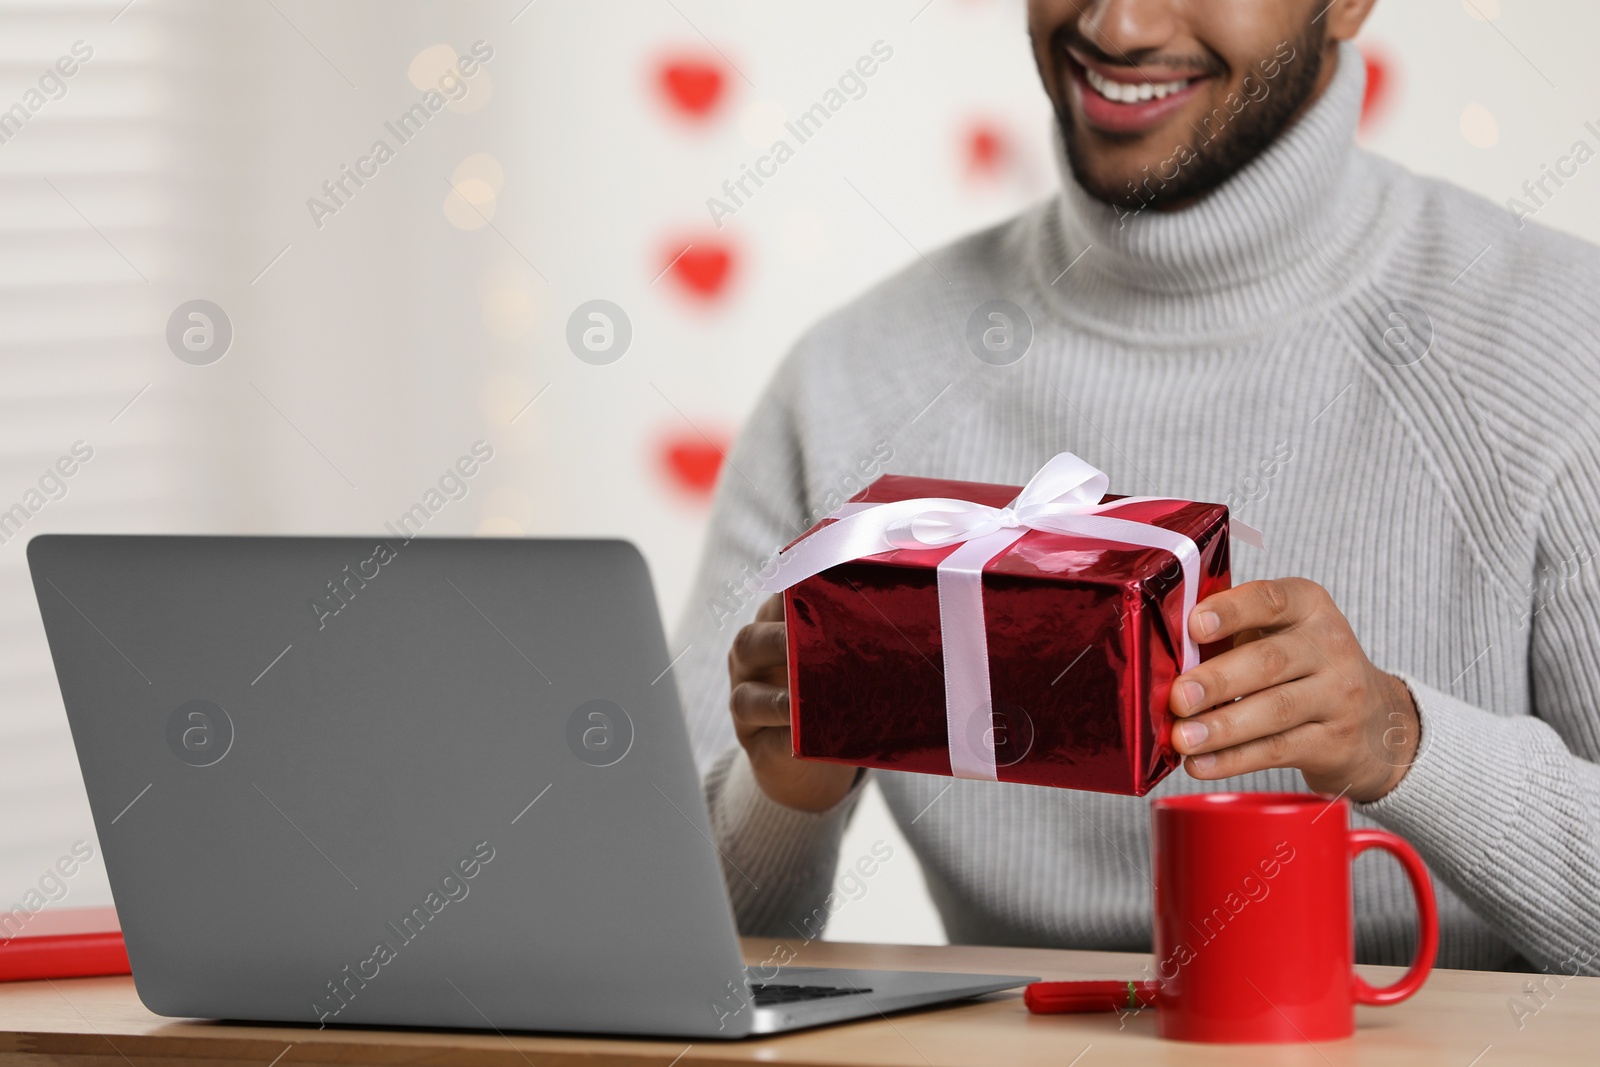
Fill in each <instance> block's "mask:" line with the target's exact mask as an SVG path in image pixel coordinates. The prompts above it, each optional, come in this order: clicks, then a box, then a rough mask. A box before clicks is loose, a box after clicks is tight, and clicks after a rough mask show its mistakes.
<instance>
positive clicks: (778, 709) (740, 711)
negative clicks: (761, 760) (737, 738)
mask: <svg viewBox="0 0 1600 1067" xmlns="http://www.w3.org/2000/svg"><path fill="white" fill-rule="evenodd" d="M728 707H729V708H730V709H731V710H732V711H733V725H734V727H735V729H736V730H737V731H738V732H739V734H740V735H741V736H743V735H745V734H748V733H753V732H755V731H756V730H761V729H765V728H766V727H769V726H788V725H789V690H788V689H786V688H785V687H783V686H781V685H768V684H767V683H765V682H740V683H739V684H738V685H736V686H734V687H733V693H732V694H731V695H730V696H729V698H728Z"/></svg>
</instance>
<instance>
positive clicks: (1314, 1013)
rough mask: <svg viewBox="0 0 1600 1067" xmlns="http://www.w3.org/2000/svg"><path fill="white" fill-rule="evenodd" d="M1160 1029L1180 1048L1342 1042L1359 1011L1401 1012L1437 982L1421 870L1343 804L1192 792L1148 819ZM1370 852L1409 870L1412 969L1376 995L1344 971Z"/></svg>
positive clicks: (1429, 899)
mask: <svg viewBox="0 0 1600 1067" xmlns="http://www.w3.org/2000/svg"><path fill="white" fill-rule="evenodd" d="M1152 808H1153V811H1152V838H1151V854H1152V860H1153V863H1154V868H1155V879H1154V880H1155V918H1156V927H1155V964H1154V967H1155V972H1156V977H1157V978H1158V979H1159V981H1160V983H1161V985H1160V992H1159V994H1158V996H1157V998H1156V1002H1157V1005H1158V1009H1159V1010H1158V1016H1157V1028H1158V1030H1159V1032H1160V1034H1161V1036H1162V1037H1170V1038H1176V1039H1178V1040H1180V1041H1215V1042H1251V1043H1265V1042H1303V1041H1328V1040H1333V1039H1337V1038H1341V1037H1349V1036H1350V1035H1351V1034H1352V1033H1354V1032H1355V1006H1356V1005H1357V1004H1395V1003H1398V1002H1399V1001H1402V1000H1404V999H1406V998H1407V997H1409V996H1411V994H1413V993H1415V992H1416V991H1417V990H1418V989H1420V988H1421V987H1422V983H1423V981H1424V980H1426V979H1427V977H1428V972H1430V971H1431V970H1432V969H1433V957H1434V952H1435V950H1436V949H1437V948H1438V945H1439V920H1438V915H1437V911H1436V909H1435V907H1434V900H1433V884H1432V882H1430V881H1429V879H1428V870H1427V868H1426V867H1425V866H1424V865H1423V862H1422V858H1421V857H1420V856H1418V855H1417V853H1416V850H1414V849H1413V848H1412V847H1411V846H1410V845H1408V844H1406V843H1405V842H1404V841H1402V840H1401V839H1400V838H1398V837H1396V836H1394V835H1393V834H1390V833H1386V832H1384V831H1382V830H1351V829H1350V828H1349V823H1350V820H1349V805H1348V804H1347V803H1346V802H1345V801H1344V800H1342V799H1341V800H1333V801H1329V800H1328V799H1326V798H1325V797H1320V796H1317V795H1315V794H1313V793H1197V794H1193V795H1190V796H1182V797H1166V798H1163V799H1161V800H1157V801H1156V802H1155V803H1154V805H1153V806H1152ZM1369 848H1381V849H1383V850H1385V851H1387V852H1389V853H1391V854H1392V855H1393V856H1394V857H1395V858H1396V859H1398V860H1399V861H1400V863H1401V866H1403V867H1404V868H1405V871H1406V874H1407V876H1408V877H1409V878H1410V879H1411V889H1412V892H1413V893H1415V895H1416V900H1417V911H1418V913H1419V915H1420V917H1421V921H1420V923H1419V929H1420V937H1419V938H1418V943H1417V956H1416V959H1415V960H1413V961H1412V963H1411V969H1410V970H1408V971H1407V972H1406V973H1405V975H1404V976H1403V977H1402V978H1401V979H1400V980H1399V981H1398V982H1396V983H1395V984H1394V985H1390V986H1384V987H1383V988H1381V989H1374V988H1373V987H1372V986H1370V985H1368V984H1367V983H1366V982H1365V981H1363V980H1362V979H1361V978H1360V976H1358V975H1357V974H1356V973H1355V971H1354V970H1353V968H1352V964H1353V963H1354V957H1355V931H1354V921H1353V918H1352V908H1351V900H1350V864H1351V862H1352V861H1353V860H1354V859H1355V857H1356V856H1357V855H1358V854H1360V853H1361V852H1363V851H1365V850H1366V849H1369Z"/></svg>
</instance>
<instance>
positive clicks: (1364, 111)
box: [1361, 44, 1394, 128]
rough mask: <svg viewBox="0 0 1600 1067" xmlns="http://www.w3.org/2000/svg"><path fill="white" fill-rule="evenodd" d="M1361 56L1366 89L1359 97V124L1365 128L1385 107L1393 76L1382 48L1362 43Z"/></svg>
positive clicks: (1391, 89) (1392, 86)
mask: <svg viewBox="0 0 1600 1067" xmlns="http://www.w3.org/2000/svg"><path fill="white" fill-rule="evenodd" d="M1361 58H1362V60H1363V61H1364V62H1365V64H1366V68H1367V91H1366V93H1365V95H1363V96H1362V98H1361V125H1362V127H1363V128H1365V127H1366V126H1369V125H1371V124H1372V122H1373V121H1374V119H1375V118H1376V117H1377V116H1378V115H1379V114H1381V113H1382V112H1383V110H1384V109H1385V108H1386V107H1387V105H1388V103H1389V96H1390V93H1391V92H1392V91H1393V89H1394V78H1393V76H1392V73H1391V65H1390V60H1389V57H1388V55H1387V54H1386V53H1385V52H1384V51H1383V49H1381V48H1378V47H1376V46H1374V45H1371V44H1363V45H1362V46H1361Z"/></svg>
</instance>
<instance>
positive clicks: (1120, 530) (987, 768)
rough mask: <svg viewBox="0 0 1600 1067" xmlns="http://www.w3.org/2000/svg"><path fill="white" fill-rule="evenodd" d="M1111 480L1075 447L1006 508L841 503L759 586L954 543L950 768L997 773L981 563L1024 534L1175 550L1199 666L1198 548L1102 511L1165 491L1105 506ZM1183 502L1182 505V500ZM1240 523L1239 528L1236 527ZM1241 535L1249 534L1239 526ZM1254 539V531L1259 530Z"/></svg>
mask: <svg viewBox="0 0 1600 1067" xmlns="http://www.w3.org/2000/svg"><path fill="white" fill-rule="evenodd" d="M1110 484H1111V483H1110V479H1109V478H1107V477H1106V475H1105V474H1104V473H1103V472H1102V471H1100V470H1098V469H1096V468H1095V467H1094V466H1092V465H1091V464H1089V463H1086V462H1085V461H1084V460H1082V459H1079V458H1078V457H1077V456H1075V455H1073V454H1072V453H1071V452H1062V453H1061V454H1060V455H1058V456H1056V457H1055V458H1054V459H1052V460H1050V462H1048V463H1046V464H1045V465H1044V466H1043V467H1041V468H1040V469H1039V472H1038V473H1037V474H1035V475H1034V476H1033V477H1032V478H1030V479H1029V480H1028V484H1027V485H1026V486H1024V487H1023V489H1022V492H1021V493H1019V494H1017V498H1016V499H1015V500H1014V501H1012V502H1011V503H1010V504H1009V505H1008V506H1006V507H1003V508H996V507H990V506H988V505H986V504H977V503H974V502H972V501H970V500H956V499H950V498H947V497H918V498H915V499H912V500H896V501H891V502H889V503H886V504H867V503H851V504H846V505H844V506H843V507H842V508H840V509H839V510H838V511H836V512H834V514H833V516H832V517H834V518H836V519H837V520H838V521H837V522H834V523H832V524H830V525H828V526H825V527H823V528H822V529H820V530H817V531H815V532H814V533H812V534H811V535H810V536H808V537H806V538H805V540H803V541H800V542H798V543H796V544H794V545H792V546H790V547H789V548H788V549H787V550H785V551H784V552H782V553H781V554H780V555H779V556H778V562H777V573H776V574H774V575H773V576H772V577H771V578H767V579H763V580H762V581H761V583H760V588H761V590H762V591H763V592H779V591H781V590H784V589H788V588H789V587H790V586H793V585H797V584H799V583H800V582H803V581H805V580H806V579H807V578H810V577H811V576H812V575H815V574H819V573H821V572H822V571H825V570H827V569H828V568H829V567H836V566H838V565H839V564H842V563H848V562H850V561H851V560H855V559H860V558H861V557H863V556H872V555H877V554H878V553H880V552H888V551H890V550H892V549H897V548H905V549H932V548H944V547H946V546H949V545H953V544H959V545H960V547H959V548H957V549H956V550H955V551H954V552H951V553H950V554H949V555H948V556H946V557H945V558H944V560H942V561H941V562H940V563H939V566H938V569H937V572H936V573H937V579H938V587H939V632H940V640H941V643H942V644H943V646H944V692H945V726H946V729H947V731H948V739H949V746H950V773H951V774H953V775H955V776H956V777H957V778H980V779H986V780H988V781H995V780H997V778H998V772H997V770H996V761H995V750H994V740H995V735H994V705H993V697H992V696H991V694H990V690H989V643H988V635H987V632H986V629H985V626H984V617H983V568H984V566H985V565H986V564H988V563H989V561H990V560H992V559H994V558H995V557H997V556H999V555H1000V554H1001V553H1003V552H1005V551H1006V550H1007V549H1008V548H1010V547H1011V546H1012V545H1013V544H1015V543H1016V542H1017V540H1018V539H1020V538H1021V537H1022V536H1023V535H1024V534H1026V533H1027V532H1028V531H1029V530H1047V531H1049V532H1051V533H1059V534H1075V535H1078V536H1081V537H1093V538H1096V539H1098V540H1101V541H1115V542H1118V543H1121V544H1126V545H1138V546H1140V547H1142V548H1155V549H1160V550H1162V551H1165V552H1171V553H1172V554H1173V555H1174V556H1175V557H1177V560H1178V563H1179V565H1180V566H1181V567H1182V569H1183V614H1182V616H1181V622H1180V624H1179V629H1180V630H1181V631H1182V634H1181V640H1182V664H1181V669H1182V670H1185V671H1186V670H1189V669H1190V668H1191V667H1194V666H1195V665H1196V664H1197V663H1199V662H1200V650H1199V648H1198V647H1197V646H1196V645H1195V642H1194V639H1193V638H1191V637H1190V636H1189V613H1190V612H1191V611H1193V610H1194V605H1195V597H1196V591H1197V590H1198V588H1199V584H1200V583H1199V579H1200V550H1199V547H1198V546H1196V545H1195V543H1194V541H1193V540H1191V539H1190V538H1188V537H1185V536H1184V535H1183V534H1181V533H1178V532H1176V531H1174V530H1167V529H1163V528H1162V527H1159V526H1151V525H1150V524H1148V523H1143V522H1134V521H1133V520H1130V519H1118V518H1113V517H1111V516H1109V515H1105V514H1103V513H1104V512H1106V511H1109V510H1111V509H1114V508H1120V507H1122V506H1123V505H1125V504H1133V503H1138V502H1141V501H1147V500H1168V499H1172V498H1169V497H1154V496H1129V497H1123V498H1122V499H1120V500H1115V501H1112V502H1110V503H1104V504H1103V503H1101V498H1102V497H1104V496H1105V491H1106V488H1107V486H1109V485H1110ZM1185 503H1186V501H1185ZM1235 525H1236V529H1237V528H1238V527H1239V525H1240V524H1235ZM1241 533H1242V534H1243V535H1245V536H1246V539H1248V535H1253V534H1255V531H1253V530H1250V531H1247V532H1245V531H1242V530H1241ZM1255 536H1256V537H1257V538H1259V535H1255Z"/></svg>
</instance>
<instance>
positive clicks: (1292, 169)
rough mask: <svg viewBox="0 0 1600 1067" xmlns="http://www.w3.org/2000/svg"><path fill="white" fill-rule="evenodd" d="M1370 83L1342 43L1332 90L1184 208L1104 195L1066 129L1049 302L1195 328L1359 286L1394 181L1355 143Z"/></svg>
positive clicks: (1067, 311) (1051, 233)
mask: <svg viewBox="0 0 1600 1067" xmlns="http://www.w3.org/2000/svg"><path fill="white" fill-rule="evenodd" d="M1365 87H1366V71H1365V67H1364V64H1363V62H1362V58H1361V53H1360V52H1359V51H1358V50H1357V49H1356V47H1355V46H1354V45H1352V44H1349V43H1346V44H1343V45H1341V46H1340V49H1339V59H1338V69H1337V70H1336V72H1335V73H1334V76H1333V78H1332V79H1331V80H1330V81H1329V83H1328V85H1327V86H1326V88H1325V89H1324V91H1323V94H1322V96H1321V97H1320V98H1318V100H1317V101H1316V102H1315V103H1314V104H1312V106H1311V107H1310V108H1309V109H1308V110H1307V111H1306V112H1305V113H1304V114H1303V115H1301V116H1300V118H1299V119H1298V120H1297V121H1296V122H1295V123H1294V124H1293V125H1291V126H1290V127H1289V128H1288V129H1287V130H1286V131H1284V133H1283V134H1282V135H1281V136H1280V137H1279V138H1278V139H1277V140H1276V141H1275V142H1273V144H1271V145H1270V146H1268V147H1267V148H1266V149H1265V150H1264V151H1263V152H1262V153H1261V154H1260V155H1259V156H1257V157H1256V158H1255V159H1254V160H1252V161H1251V162H1250V163H1249V164H1247V165H1246V166H1245V167H1244V168H1243V169H1242V170H1240V171H1239V172H1238V173H1236V174H1234V175H1233V176H1232V177H1231V178H1229V179H1228V180H1227V181H1225V182H1224V183H1223V184H1222V185H1220V186H1218V187H1217V188H1216V189H1213V190H1212V191H1211V192H1210V193H1208V194H1207V195H1206V196H1204V197H1202V198H1201V199H1200V200H1199V201H1197V202H1196V203H1195V204H1193V205H1191V206H1189V207H1186V208H1182V209H1179V210H1175V211H1154V210H1144V211H1135V212H1133V213H1131V214H1130V213H1129V212H1128V211H1127V210H1126V209H1118V208H1113V207H1111V206H1109V205H1107V204H1103V203H1101V202H1100V201H1098V200H1095V199H1093V198H1091V197H1090V196H1089V195H1088V194H1087V193H1086V192H1084V190H1083V188H1082V186H1080V185H1079V184H1078V183H1077V181H1076V180H1075V179H1074V178H1073V177H1072V171H1071V168H1070V167H1069V165H1068V164H1067V162H1066V153H1065V151H1064V149H1063V148H1062V145H1061V140H1060V137H1059V134H1058V136H1057V139H1056V163H1057V168H1058V169H1059V171H1060V173H1061V183H1062V190H1063V192H1062V195H1061V196H1060V197H1058V198H1057V200H1056V201H1055V202H1054V204H1053V209H1052V210H1051V211H1049V212H1048V213H1047V215H1046V217H1045V219H1044V225H1043V226H1041V227H1040V229H1039V231H1038V236H1039V240H1040V246H1039V247H1038V248H1037V250H1036V251H1037V255H1036V257H1035V260H1034V262H1035V265H1036V268H1037V282H1038V284H1039V286H1040V288H1041V290H1042V292H1043V293H1044V294H1045V296H1046V304H1047V306H1048V307H1050V308H1051V309H1053V310H1055V311H1057V312H1059V313H1060V314H1061V315H1063V316H1064V317H1066V318H1068V319H1069V320H1073V321H1078V322H1085V323H1087V322H1094V323H1098V324H1100V325H1101V326H1103V327H1106V328H1109V329H1111V330H1114V331H1116V332H1117V333H1118V334H1120V335H1123V336H1127V335H1129V334H1144V335H1159V334H1173V333H1182V334H1186V335H1192V334H1194V333H1197V332H1212V333H1214V332H1218V331H1223V332H1226V331H1229V330H1230V329H1237V328H1241V327H1245V326H1247V325H1249V326H1253V327H1255V328H1257V329H1259V327H1260V325H1261V323H1262V322H1263V319H1264V317H1266V316H1273V315H1282V314H1285V313H1287V312H1290V311H1296V310H1303V309H1304V308H1306V307H1308V306H1311V305H1318V304H1323V303H1325V302H1327V301H1328V300H1329V299H1331V298H1332V297H1334V296H1336V295H1337V294H1338V293H1339V292H1342V291H1344V290H1346V289H1347V288H1348V287H1349V285H1350V283H1351V281H1352V279H1353V278H1354V277H1355V276H1356V275H1358V274H1364V273H1365V269H1366V265H1367V264H1368V263H1369V262H1370V258H1371V253H1372V252H1373V251H1374V248H1373V247H1372V246H1373V245H1374V244H1375V243H1379V242H1380V241H1381V235H1379V234H1377V233H1375V232H1374V231H1375V230H1377V229H1378V228H1379V226H1380V218H1379V216H1380V213H1381V209H1382V207H1383V200H1384V195H1383V192H1384V189H1383V185H1384V183H1383V182H1381V181H1380V180H1378V176H1377V175H1376V174H1375V173H1373V169H1374V167H1375V166H1377V164H1375V163H1374V161H1372V159H1371V158H1370V157H1368V156H1367V155H1366V154H1365V153H1362V152H1359V151H1357V150H1356V149H1355V147H1354V141H1355V132H1356V123H1357V121H1358V120H1359V118H1360V115H1361V99H1362V94H1363V92H1364V90H1365ZM1246 106H1251V105H1246ZM1069 264H1070V265H1071V267H1070V269H1067V268H1068V265H1069ZM1064 270H1065V273H1062V271H1064Z"/></svg>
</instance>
